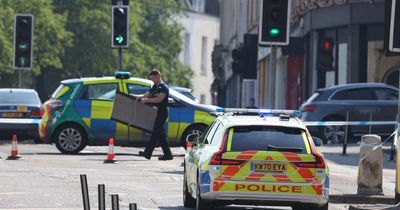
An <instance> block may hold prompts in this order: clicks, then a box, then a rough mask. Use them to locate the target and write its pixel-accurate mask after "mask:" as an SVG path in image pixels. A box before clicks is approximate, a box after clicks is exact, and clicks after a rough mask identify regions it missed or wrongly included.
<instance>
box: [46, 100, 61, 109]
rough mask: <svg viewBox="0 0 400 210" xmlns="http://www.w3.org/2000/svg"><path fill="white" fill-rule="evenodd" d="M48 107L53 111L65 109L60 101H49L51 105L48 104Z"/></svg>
mask: <svg viewBox="0 0 400 210" xmlns="http://www.w3.org/2000/svg"><path fill="white" fill-rule="evenodd" d="M46 106H47V108H49V109H51V110H55V109H59V108H62V107H64V103H63V102H62V101H59V100H51V101H49V103H47V104H46Z"/></svg>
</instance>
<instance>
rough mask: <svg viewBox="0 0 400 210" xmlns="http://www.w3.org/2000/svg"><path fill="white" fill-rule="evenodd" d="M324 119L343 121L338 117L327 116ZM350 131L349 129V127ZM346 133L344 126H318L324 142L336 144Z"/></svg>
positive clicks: (342, 139)
mask: <svg viewBox="0 0 400 210" xmlns="http://www.w3.org/2000/svg"><path fill="white" fill-rule="evenodd" d="M325 121H343V120H342V119H340V118H338V117H334V118H328V119H327V120H325ZM349 131H350V129H349ZM345 135H346V126H336V125H332V126H324V127H321V128H320V137H321V138H322V140H323V141H324V143H326V144H332V143H333V144H337V143H342V142H343V141H344V138H345Z"/></svg>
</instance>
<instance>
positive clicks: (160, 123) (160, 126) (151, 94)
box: [135, 69, 172, 160]
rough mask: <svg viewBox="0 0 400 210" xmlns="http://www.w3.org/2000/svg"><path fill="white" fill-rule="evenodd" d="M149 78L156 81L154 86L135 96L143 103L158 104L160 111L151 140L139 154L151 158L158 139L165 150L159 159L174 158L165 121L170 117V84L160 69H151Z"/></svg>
mask: <svg viewBox="0 0 400 210" xmlns="http://www.w3.org/2000/svg"><path fill="white" fill-rule="evenodd" d="M149 79H150V80H151V81H153V82H154V85H153V87H152V88H151V89H150V90H149V91H148V92H146V93H145V94H143V95H135V96H136V97H138V98H140V99H141V103H142V104H151V105H153V106H156V107H157V108H158V111H157V117H156V121H155V123H154V128H153V133H152V134H151V138H150V141H149V143H148V144H147V146H146V148H145V150H144V151H140V152H139V155H140V156H143V157H145V158H146V159H148V160H150V158H151V155H152V154H153V150H154V147H155V146H156V144H157V141H159V142H160V146H161V148H162V150H163V152H164V156H161V157H159V158H158V159H159V160H172V153H171V150H170V148H169V145H168V140H167V136H166V135H165V132H164V123H165V121H166V120H167V118H168V110H167V105H168V96H169V90H168V86H167V85H166V84H165V83H164V82H163V81H162V79H161V73H160V71H158V70H156V69H153V70H152V71H150V73H149Z"/></svg>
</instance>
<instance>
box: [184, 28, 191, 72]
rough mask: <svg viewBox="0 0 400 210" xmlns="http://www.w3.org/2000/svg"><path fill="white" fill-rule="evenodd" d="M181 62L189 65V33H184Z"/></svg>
mask: <svg viewBox="0 0 400 210" xmlns="http://www.w3.org/2000/svg"><path fill="white" fill-rule="evenodd" d="M183 54H184V57H183V64H185V65H186V66H189V65H190V34H189V33H185V48H184V52H183Z"/></svg>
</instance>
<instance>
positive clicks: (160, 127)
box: [144, 110, 172, 157]
mask: <svg viewBox="0 0 400 210" xmlns="http://www.w3.org/2000/svg"><path fill="white" fill-rule="evenodd" d="M167 118H168V111H167V110H165V111H164V110H159V111H158V113H157V117H156V121H155V123H154V129H153V133H152V134H151V138H150V141H149V143H148V144H147V146H146V148H145V150H144V154H145V155H146V156H147V157H151V155H152V154H153V151H154V148H155V147H156V145H157V141H159V142H160V146H161V148H162V150H163V152H164V156H166V157H172V153H171V150H170V148H169V145H168V139H167V136H166V135H165V129H164V123H165V121H166V120H167Z"/></svg>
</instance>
